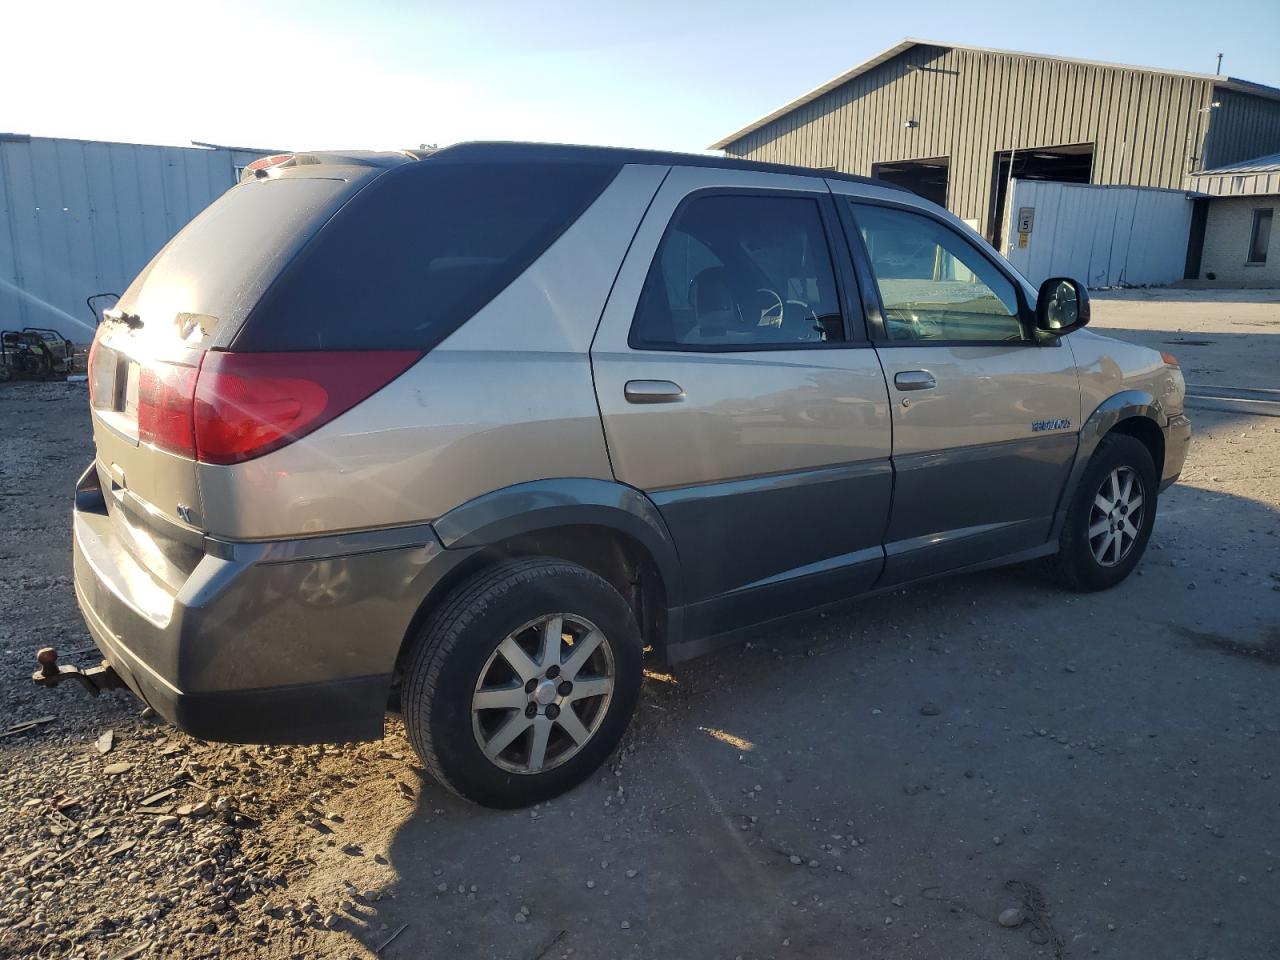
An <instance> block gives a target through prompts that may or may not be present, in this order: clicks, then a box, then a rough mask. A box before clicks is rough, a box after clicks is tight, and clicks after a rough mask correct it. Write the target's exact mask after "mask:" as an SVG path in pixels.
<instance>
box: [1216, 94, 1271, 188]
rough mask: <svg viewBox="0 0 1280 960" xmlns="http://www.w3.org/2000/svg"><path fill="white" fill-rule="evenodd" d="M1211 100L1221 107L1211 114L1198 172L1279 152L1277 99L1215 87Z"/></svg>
mask: <svg viewBox="0 0 1280 960" xmlns="http://www.w3.org/2000/svg"><path fill="white" fill-rule="evenodd" d="M1213 99H1214V100H1216V101H1218V103H1219V104H1221V106H1219V107H1216V108H1214V109H1213V110H1212V112H1211V114H1210V116H1211V117H1212V122H1211V123H1210V125H1209V133H1208V135H1207V136H1206V137H1205V140H1204V162H1203V163H1201V164H1199V167H1198V168H1199V169H1202V170H1212V169H1213V168H1214V167H1224V166H1226V165H1227V164H1231V163H1238V162H1239V161H1241V160H1252V159H1253V158H1254V157H1261V156H1264V155H1266V154H1269V153H1275V152H1276V151H1280V100H1271V99H1268V98H1266V97H1255V96H1252V95H1250V94H1247V93H1239V92H1237V91H1234V90H1228V89H1226V88H1224V87H1218V88H1217V90H1216V91H1215V92H1214V95H1213Z"/></svg>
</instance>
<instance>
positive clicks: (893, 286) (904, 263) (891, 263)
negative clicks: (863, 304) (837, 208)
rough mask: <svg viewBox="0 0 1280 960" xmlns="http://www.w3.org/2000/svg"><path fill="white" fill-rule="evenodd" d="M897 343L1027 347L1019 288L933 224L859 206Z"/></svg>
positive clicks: (915, 216) (889, 331)
mask: <svg viewBox="0 0 1280 960" xmlns="http://www.w3.org/2000/svg"><path fill="white" fill-rule="evenodd" d="M853 211H854V216H855V218H856V219H857V223H858V229H859V230H860V232H861V233H862V240H863V243H865V244H866V248H867V254H868V255H869V257H870V258H871V269H872V271H873V272H874V273H875V277H876V283H877V285H878V286H879V288H880V300H881V302H882V303H883V304H884V310H885V327H886V333H887V335H888V337H889V339H890V340H978V341H1010V342H1013V341H1021V340H1022V339H1023V337H1024V335H1023V331H1022V324H1021V323H1020V322H1019V320H1018V296H1017V293H1016V291H1015V289H1014V286H1013V282H1012V281H1011V280H1010V279H1009V278H1008V277H1006V276H1005V275H1004V274H1003V273H1001V272H1000V271H999V270H998V269H996V267H995V265H994V264H992V263H991V261H990V260H988V259H987V258H986V257H984V256H983V255H982V254H981V253H979V252H978V250H977V249H975V248H974V247H973V245H972V244H970V243H969V242H968V241H967V240H965V239H964V238H963V237H962V236H960V234H958V233H957V232H956V231H954V230H952V229H951V228H949V227H947V226H945V225H943V224H941V223H939V222H938V221H936V220H934V219H932V218H931V217H925V216H921V215H920V214H916V213H910V212H908V211H905V210H897V209H892V208H889V207H879V206H873V205H870V204H853Z"/></svg>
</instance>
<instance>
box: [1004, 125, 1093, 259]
mask: <svg viewBox="0 0 1280 960" xmlns="http://www.w3.org/2000/svg"><path fill="white" fill-rule="evenodd" d="M1011 168H1012V169H1011ZM1092 174H1093V144H1092V143H1073V144H1069V145H1068V146H1065V147H1035V148H1033V149H1029V150H1002V151H1000V152H998V153H997V154H996V157H995V165H994V168H993V170H992V173H991V179H992V183H991V222H990V226H989V227H988V231H987V232H988V237H987V239H988V240H990V241H991V245H992V246H993V247H995V248H996V249H997V250H999V249H1000V243H1001V241H1002V240H1003V239H1004V237H1003V234H1004V220H1005V204H1006V203H1007V202H1008V193H1009V180H1010V178H1012V179H1014V180H1052V181H1054V182H1056V183H1089V182H1091V180H1092Z"/></svg>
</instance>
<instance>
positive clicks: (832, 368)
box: [592, 167, 891, 635]
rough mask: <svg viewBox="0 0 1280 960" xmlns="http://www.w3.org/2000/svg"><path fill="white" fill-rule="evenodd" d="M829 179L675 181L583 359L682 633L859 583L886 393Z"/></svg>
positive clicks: (871, 545) (699, 172)
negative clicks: (680, 579) (680, 602)
mask: <svg viewBox="0 0 1280 960" xmlns="http://www.w3.org/2000/svg"><path fill="white" fill-rule="evenodd" d="M850 263H851V261H850V260H849V256H848V250H847V248H846V246H845V239H844V237H843V235H842V232H841V230H840V226H839V221H838V218H837V217H836V215H835V211H834V207H833V204H832V201H831V198H830V195H829V193H828V192H827V190H826V188H825V185H824V184H823V182H822V181H816V180H813V179H811V178H806V177H791V176H786V175H777V174H764V173H754V172H749V171H740V170H720V169H714V168H679V167H677V168H674V169H673V170H672V171H671V173H670V174H669V175H668V177H667V179H666V180H665V182H664V183H663V186H662V187H661V188H660V190H659V191H658V194H657V196H656V197H655V199H654V202H653V204H652V206H651V207H650V210H649V213H648V214H647V215H646V217H645V220H644V222H643V223H642V224H641V227H640V229H639V231H638V233H637V235H636V238H635V240H634V242H633V243H632V246H631V250H630V252H629V253H628V255H627V257H626V260H625V262H624V264H623V266H622V269H621V272H620V274H619V277H618V281H617V283H616V284H615V287H614V291H613V293H612V295H611V296H610V298H609V302H608V305H607V307H606V309H605V313H604V316H603V318H602V321H601V325H600V329H599V331H598V333H597V335H596V339H595V342H594V345H593V348H592V364H593V368H594V372H595V381H596V392H597V396H598V398H599V403H600V410H601V413H602V415H603V422H604V430H605V436H606V439H607V442H608V448H609V454H610V458H611V460H612V463H613V469H614V473H615V474H616V476H617V477H618V479H619V480H621V481H623V482H625V483H628V484H630V485H632V486H634V487H638V488H639V489H641V490H643V491H645V492H646V493H647V494H648V495H649V496H650V497H651V498H652V499H653V501H654V502H655V503H656V504H657V505H658V508H659V509H660V510H661V512H662V515H663V517H664V519H665V520H666V522H667V525H668V527H669V528H670V530H671V533H672V535H673V537H674V539H675V542H676V547H677V550H678V551H679V554H680V558H681V562H682V565H683V568H684V570H685V577H686V583H685V592H686V597H687V599H688V600H689V601H691V602H692V604H691V606H690V607H689V609H688V610H687V611H686V624H687V626H688V629H689V631H690V633H691V634H692V635H708V634H715V633H721V632H726V631H728V630H732V629H734V628H736V627H739V626H743V625H746V624H749V623H753V622H758V621H760V620H764V619H768V618H770V617H771V616H775V615H778V614H781V613H785V612H789V611H790V610H794V609H803V608H806V607H810V606H815V605H818V604H821V603H823V602H826V601H830V600H835V599H839V598H840V597H843V596H846V595H848V594H849V593H852V592H856V591H858V590H862V589H865V588H867V587H869V586H870V585H871V584H872V583H873V582H874V581H875V579H876V577H877V576H878V575H879V573H880V570H881V567H882V561H883V550H882V547H881V539H882V536H883V533H884V526H885V520H886V517H887V511H888V504H889V496H890V490H891V468H890V465H889V454H890V436H889V415H888V397H887V391H886V387H885V382H884V377H883V375H882V373H881V370H880V365H879V362H878V361H877V360H876V356H875V352H874V350H872V349H870V345H869V343H868V342H867V340H866V337H865V333H864V330H863V325H862V317H861V311H860V308H859V306H858V300H857V298H856V297H855V296H853V280H852V276H851V270H850V269H849V268H850Z"/></svg>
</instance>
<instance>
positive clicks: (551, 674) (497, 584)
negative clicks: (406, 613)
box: [402, 557, 643, 807]
mask: <svg viewBox="0 0 1280 960" xmlns="http://www.w3.org/2000/svg"><path fill="white" fill-rule="evenodd" d="M642 672H643V671H642V650H641V641H640V634H639V630H638V628H637V626H636V622H635V618H634V617H633V616H632V612H631V608H630V607H629V606H628V604H627V602H626V601H625V600H624V599H623V598H622V596H621V595H620V594H619V593H618V591H617V590H615V589H614V588H613V587H612V586H611V585H610V584H609V583H608V582H606V581H605V580H603V579H601V578H600V577H598V576H596V575H595V574H594V573H592V572H591V571H589V570H587V569H585V568H583V567H580V566H578V565H576V564H572V563H566V562H564V561H561V560H555V559H551V558H542V557H535V558H529V559H520V560H510V561H505V562H503V563H500V564H498V565H496V566H494V567H492V568H491V569H489V570H486V571H484V572H483V573H481V574H479V575H478V576H477V577H475V578H474V579H472V580H470V581H468V582H467V583H465V584H463V585H462V586H461V587H459V588H458V589H457V590H455V591H454V592H453V593H452V594H450V596H449V597H448V598H447V599H446V600H445V602H444V603H443V604H441V606H440V607H439V609H438V610H437V611H436V612H435V613H434V614H432V616H431V617H430V618H429V619H428V620H427V623H426V625H425V627H424V629H423V631H422V633H421V634H420V635H419V636H418V638H417V639H416V642H415V646H414V649H413V652H412V655H411V657H410V661H409V667H408V669H407V671H406V675H405V683H404V687H403V695H402V707H403V710H404V718H405V726H406V728H407V730H408V733H409V738H410V740H411V741H412V742H413V745H414V749H415V750H417V752H418V755H419V756H420V757H421V758H422V762H423V764H424V765H425V766H426V768H427V770H428V771H429V772H430V773H431V774H432V775H433V776H435V777H436V778H437V779H438V780H440V782H441V783H443V784H444V785H445V786H447V787H449V789H451V790H453V791H454V792H455V793H457V794H459V795H460V796H463V797H466V798H467V799H469V800H474V801H475V802H477V803H481V804H484V805H485V806H490V807H520V806H527V805H529V804H534V803H539V802H541V801H542V800H546V799H548V798H550V797H553V796H556V795H557V794H560V793H563V792H564V791H565V790H568V789H570V788H571V787H573V786H576V785H577V784H578V783H580V782H581V781H582V780H584V779H585V778H586V777H588V776H590V774H591V773H592V772H593V771H594V770H596V769H597V768H598V767H599V766H600V764H601V763H603V762H604V760H605V759H606V758H607V757H608V756H609V754H610V753H611V752H612V750H613V749H614V747H615V746H617V744H618V741H619V740H620V739H621V737H622V734H623V733H624V732H625V731H626V728H627V724H628V722H629V721H630V718H631V714H632V712H633V710H634V709H635V703H636V698H637V696H638V694H639V690H640V682H641V675H642Z"/></svg>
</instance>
